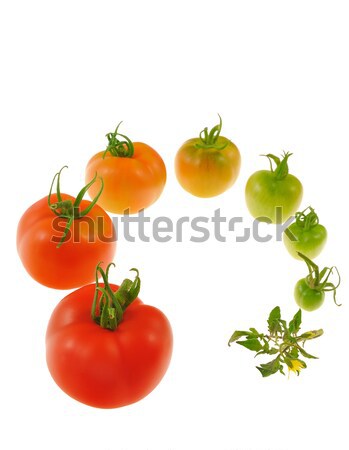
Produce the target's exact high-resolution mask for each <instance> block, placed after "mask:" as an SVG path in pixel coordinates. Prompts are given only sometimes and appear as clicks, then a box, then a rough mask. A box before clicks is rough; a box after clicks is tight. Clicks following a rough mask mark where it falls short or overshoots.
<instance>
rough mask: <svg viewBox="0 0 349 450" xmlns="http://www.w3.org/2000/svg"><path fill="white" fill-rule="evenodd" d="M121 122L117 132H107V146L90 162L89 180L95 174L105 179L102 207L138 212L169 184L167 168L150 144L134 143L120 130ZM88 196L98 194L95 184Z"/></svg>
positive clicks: (109, 209)
mask: <svg viewBox="0 0 349 450" xmlns="http://www.w3.org/2000/svg"><path fill="white" fill-rule="evenodd" d="M119 125H120V124H119ZM119 125H118V126H117V127H116V130H115V131H114V133H109V134H107V138H108V141H109V144H108V147H107V149H106V150H105V151H102V152H99V153H97V154H96V155H94V156H93V157H92V158H91V159H90V161H89V162H88V164H87V167H86V180H89V179H90V178H91V174H92V176H94V175H95V174H96V173H97V174H98V175H99V176H100V177H101V178H103V181H104V189H103V192H102V194H101V196H100V197H99V200H98V204H99V205H100V206H101V207H102V208H104V209H105V210H107V211H109V212H112V213H116V214H124V213H129V214H135V213H137V212H138V211H140V210H141V209H144V208H147V207H148V206H150V205H152V204H153V203H154V202H155V201H156V200H157V199H158V198H159V197H160V195H161V193H162V191H163V189H164V186H165V183H166V167H165V164H164V162H163V160H162V158H161V156H160V155H159V154H158V153H157V152H156V151H155V150H154V149H153V148H151V147H150V146H149V145H147V144H143V143H142V142H132V141H131V140H130V139H129V138H128V137H127V136H125V135H123V134H120V133H118V128H119ZM118 136H119V137H121V138H122V140H119V139H118ZM89 195H90V196H91V197H92V198H93V197H94V196H95V195H96V187H95V186H94V185H92V186H91V188H90V189H89Z"/></svg>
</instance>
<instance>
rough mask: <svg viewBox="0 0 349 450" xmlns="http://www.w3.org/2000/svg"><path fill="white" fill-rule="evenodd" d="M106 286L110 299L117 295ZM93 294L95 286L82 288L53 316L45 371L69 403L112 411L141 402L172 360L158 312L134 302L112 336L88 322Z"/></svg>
mask: <svg viewBox="0 0 349 450" xmlns="http://www.w3.org/2000/svg"><path fill="white" fill-rule="evenodd" d="M127 281H130V280H127ZM124 283H125V282H124ZM105 286H106V285H105V284H100V285H99V287H102V289H103V287H105ZM108 286H110V288H111V290H112V292H113V293H115V292H118V290H119V289H120V290H121V289H122V285H121V287H119V286H117V285H114V284H110V285H109V284H108ZM95 291H96V285H95V284H90V285H87V286H84V287H82V288H80V289H78V290H77V291H75V292H73V293H71V294H69V295H68V296H66V297H65V298H64V299H63V300H62V301H61V302H60V303H59V304H58V305H57V307H56V308H55V310H54V311H53V314H52V316H51V319H50V321H49V324H48V328H47V333H46V356H47V365H48V368H49V371H50V373H51V375H52V377H53V379H54V380H55V382H56V383H57V384H58V386H59V387H60V388H61V389H62V390H63V391H64V392H65V393H66V394H68V395H69V396H71V397H72V398H74V399H76V400H78V401H80V402H82V403H85V404H87V405H89V406H94V407H98V408H117V407H120V406H125V405H128V404H131V403H134V402H136V401H138V400H140V399H142V398H143V397H145V396H146V395H148V394H149V393H150V392H151V391H152V390H153V389H154V388H155V387H156V386H157V385H158V383H159V382H160V381H161V379H162V378H163V376H164V374H165V372H166V370H167V368H168V366H169V363H170V359H171V354H172V330H171V326H170V323H169V321H168V319H167V318H166V316H165V315H164V314H163V313H162V312H161V311H160V310H159V309H157V308H155V307H153V306H149V305H145V304H143V303H142V302H141V300H140V299H139V298H138V297H137V298H135V300H134V301H133V302H132V303H131V304H130V305H129V306H127V308H126V309H125V310H124V312H123V317H122V319H121V321H120V323H119V324H118V325H117V328H116V329H115V330H114V331H111V330H110V329H105V328H102V327H101V326H100V325H98V324H97V323H95V322H94V321H93V320H92V318H91V305H92V303H93V299H94V295H95ZM111 315H112V313H111Z"/></svg>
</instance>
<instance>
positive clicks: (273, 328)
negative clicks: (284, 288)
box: [268, 306, 281, 334]
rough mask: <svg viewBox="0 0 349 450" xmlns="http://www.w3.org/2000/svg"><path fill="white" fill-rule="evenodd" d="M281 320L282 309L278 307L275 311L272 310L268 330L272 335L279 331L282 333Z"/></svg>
mask: <svg viewBox="0 0 349 450" xmlns="http://www.w3.org/2000/svg"><path fill="white" fill-rule="evenodd" d="M280 319H281V312H280V307H279V306H276V307H275V308H274V309H272V310H271V312H270V314H269V318H268V329H269V332H270V334H274V333H276V332H277V331H280V329H281V327H280Z"/></svg>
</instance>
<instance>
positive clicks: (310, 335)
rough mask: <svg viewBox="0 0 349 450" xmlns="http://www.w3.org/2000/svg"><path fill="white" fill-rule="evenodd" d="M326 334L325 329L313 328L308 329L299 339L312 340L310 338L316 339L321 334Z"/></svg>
mask: <svg viewBox="0 0 349 450" xmlns="http://www.w3.org/2000/svg"><path fill="white" fill-rule="evenodd" d="M323 334H324V330H322V329H320V330H312V331H307V332H305V333H303V334H301V335H300V336H299V337H298V340H307V341H308V340H310V339H316V338H318V337H320V336H322V335H323Z"/></svg>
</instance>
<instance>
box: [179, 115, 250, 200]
mask: <svg viewBox="0 0 349 450" xmlns="http://www.w3.org/2000/svg"><path fill="white" fill-rule="evenodd" d="M221 128H222V119H221V117H219V124H218V125H216V126H215V127H214V128H212V130H211V131H210V132H208V130H207V128H205V129H204V130H202V131H201V133H200V135H199V137H198V138H193V139H189V140H188V141H186V142H184V144H183V145H182V147H181V148H180V149H179V150H178V152H177V155H176V159H175V170H176V175H177V179H178V181H179V183H180V185H181V186H182V187H183V189H185V190H186V191H188V192H190V193H191V194H193V195H196V196H197V197H215V196H216V195H219V194H222V193H223V192H225V191H226V190H227V189H229V188H230V187H231V186H232V185H233V184H234V183H235V181H236V179H237V177H238V175H239V172H240V165H241V157H240V152H239V150H238V148H237V147H236V145H235V144H233V142H231V141H230V140H229V139H227V138H226V137H223V136H220V132H221Z"/></svg>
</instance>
